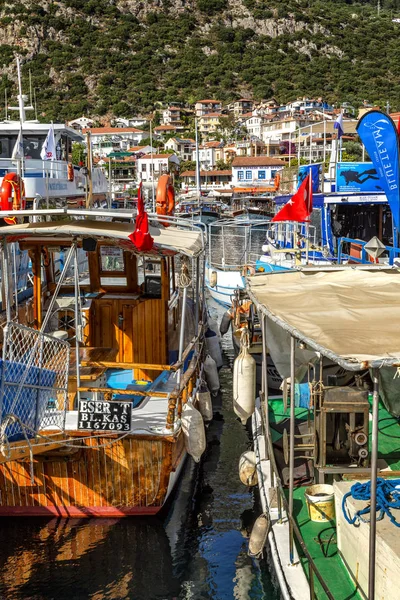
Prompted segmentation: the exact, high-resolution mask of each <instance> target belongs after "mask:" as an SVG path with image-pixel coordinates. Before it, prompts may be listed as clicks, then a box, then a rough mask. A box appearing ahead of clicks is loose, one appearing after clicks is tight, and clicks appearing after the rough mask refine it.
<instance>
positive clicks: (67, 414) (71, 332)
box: [0, 207, 205, 517]
mask: <svg viewBox="0 0 400 600" xmlns="http://www.w3.org/2000/svg"><path fill="white" fill-rule="evenodd" d="M22 212H23V213H24V214H26V213H27V212H28V213H30V216H31V218H35V219H36V220H38V219H39V218H43V217H42V216H41V214H39V215H36V216H35V211H34V210H32V211H22ZM10 215H12V216H13V217H15V218H17V219H19V217H20V215H19V213H18V211H14V212H11V211H10V212H9V213H4V211H3V212H2V213H1V216H2V217H4V216H10ZM134 217H135V215H134V214H133V213H132V211H125V212H124V211H122V210H119V211H115V212H113V211H109V210H95V209H92V210H88V211H86V210H79V209H69V208H67V207H64V208H63V209H54V210H52V209H50V210H49V211H48V215H47V217H46V220H43V221H42V222H29V223H19V224H16V225H11V226H5V227H3V228H1V229H0V236H1V247H2V278H1V281H2V286H3V295H2V298H3V312H2V314H1V317H2V360H1V364H0V373H1V384H0V412H1V427H0V429H1V432H0V437H1V449H0V515H2V516H17V515H18V516H20V515H23V516H51V515H53V516H54V515H57V516H60V517H85V516H99V517H105V516H118V517H119V516H125V515H152V514H155V513H157V512H158V511H160V509H161V508H162V506H163V505H164V504H165V503H166V501H167V499H168V498H169V497H170V495H171V493H172V490H173V488H174V485H175V484H176V482H177V480H178V477H179V473H180V471H181V469H182V466H183V463H184V460H185V457H186V456H187V451H186V448H189V452H191V453H192V455H193V447H194V446H196V443H198V440H199V439H201V434H202V430H201V427H204V426H203V425H202V421H201V426H200V424H199V423H198V422H197V430H196V432H195V434H194V433H193V418H194V417H193V415H194V416H195V417H196V416H198V415H199V414H200V413H198V411H196V410H195V403H196V399H195V398H196V392H197V390H198V388H199V386H200V385H202V377H203V362H204V360H203V359H204V343H203V342H204V339H203V338H204V323H203V321H204V318H203V316H204V314H205V313H204V291H203V269H204V264H203V261H204V248H205V239H204V234H203V232H202V230H201V229H199V228H198V227H193V226H192V225H191V224H190V223H183V222H181V221H178V220H175V219H174V218H173V217H171V216H169V215H168V214H163V215H160V214H156V215H153V216H151V215H150V216H149V217H148V218H149V221H150V227H149V229H148V231H147V233H146V232H145V235H146V236H148V237H147V238H146V244H144V245H142V244H139V243H138V239H139V238H138V237H137V236H136V235H135V234H136V233H137V232H136V230H135V232H134V229H135V224H134ZM137 221H138V218H137ZM139 237H140V236H139ZM12 244H17V245H18V247H19V248H20V249H21V250H24V251H27V252H29V255H30V257H31V261H32V272H33V296H32V298H30V299H28V301H26V302H23V303H22V302H20V301H19V299H18V295H17V294H16V292H15V286H14V285H13V274H12V269H11V265H10V260H9V250H10V245H12ZM203 391H204V390H203ZM188 411H189V412H190V415H191V417H190V418H187V416H185V415H187V413H188ZM199 427H200V429H198V428H199ZM200 454H201V451H200ZM197 460H198V458H197Z"/></svg>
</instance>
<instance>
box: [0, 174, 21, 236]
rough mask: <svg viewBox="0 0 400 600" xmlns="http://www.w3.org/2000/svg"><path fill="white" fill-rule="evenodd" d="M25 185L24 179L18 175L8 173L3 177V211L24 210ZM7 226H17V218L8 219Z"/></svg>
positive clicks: (0, 193) (1, 192) (1, 196)
mask: <svg viewBox="0 0 400 600" xmlns="http://www.w3.org/2000/svg"><path fill="white" fill-rule="evenodd" d="M25 205H26V201H25V185H24V181H23V179H22V178H21V177H20V176H19V175H18V174H17V173H7V174H6V175H4V177H3V181H2V183H1V191H0V206H1V210H21V209H22V210H24V209H25ZM4 221H5V222H6V223H7V225H15V223H16V222H17V220H16V218H15V217H6V218H5V219H4Z"/></svg>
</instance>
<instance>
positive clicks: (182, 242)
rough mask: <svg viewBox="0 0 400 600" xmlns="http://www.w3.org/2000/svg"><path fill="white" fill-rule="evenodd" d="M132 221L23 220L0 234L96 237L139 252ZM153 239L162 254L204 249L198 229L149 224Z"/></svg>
mask: <svg viewBox="0 0 400 600" xmlns="http://www.w3.org/2000/svg"><path fill="white" fill-rule="evenodd" d="M134 229H135V224H134V223H132V222H129V223H120V222H112V221H95V220H89V219H82V220H70V219H69V220H62V221H53V222H47V223H24V224H21V225H10V226H8V227H2V228H1V229H0V235H2V236H4V237H6V238H8V239H9V240H11V241H18V242H20V241H27V240H29V239H32V238H35V239H36V240H41V239H43V243H44V244H46V242H47V243H48V242H49V240H50V239H54V240H56V243H61V242H62V241H65V242H66V243H69V242H70V241H71V239H72V238H73V237H76V238H78V239H82V238H89V237H92V238H97V239H101V240H105V241H107V242H108V243H111V244H115V245H117V246H121V247H124V248H125V249H126V250H130V251H131V252H135V253H138V251H137V249H136V247H135V246H134V244H133V242H132V241H131V240H130V239H129V235H130V234H131V233H133V231H134ZM149 230H150V234H151V236H152V237H153V239H154V250H155V251H156V252H158V253H161V254H177V253H182V254H186V255H187V256H197V255H198V254H199V253H200V252H201V251H202V248H203V245H202V234H201V232H200V230H198V231H190V230H188V229H184V228H178V227H174V226H171V227H166V228H164V227H152V226H150V228H149Z"/></svg>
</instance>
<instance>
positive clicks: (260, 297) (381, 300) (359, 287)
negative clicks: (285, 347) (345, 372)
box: [248, 266, 400, 370]
mask: <svg viewBox="0 0 400 600" xmlns="http://www.w3.org/2000/svg"><path fill="white" fill-rule="evenodd" d="M248 291H249V293H250V297H251V298H252V300H253V301H254V302H255V304H256V305H257V307H258V308H259V309H261V310H262V311H263V312H264V313H265V314H267V316H268V317H269V321H272V324H273V325H274V326H273V327H272V330H273V331H271V332H270V333H275V334H276V330H277V327H276V325H279V327H280V328H281V330H282V329H283V330H285V332H286V336H288V335H289V333H291V334H293V335H294V336H295V337H296V338H298V339H299V340H301V341H304V342H305V343H306V344H307V347H308V348H312V349H313V350H314V351H319V352H321V353H322V354H323V355H325V356H327V357H328V358H331V359H332V360H334V361H335V362H338V363H339V364H341V365H342V366H344V367H345V368H350V369H353V370H356V369H362V368H367V367H368V366H374V367H381V366H384V365H389V364H396V363H399V364H400V272H399V271H398V270H397V269H396V268H392V269H390V268H387V267H386V268H376V267H375V268H373V267H372V268H367V269H364V268H362V267H360V266H355V267H354V268H352V267H347V268H330V269H318V268H314V269H309V270H307V269H306V270H302V271H294V272H285V273H270V274H265V275H264V274H263V275H255V276H253V277H249V278H248ZM267 339H268V332H267ZM267 343H269V342H268V341H267Z"/></svg>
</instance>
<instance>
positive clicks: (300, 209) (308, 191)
mask: <svg viewBox="0 0 400 600" xmlns="http://www.w3.org/2000/svg"><path fill="white" fill-rule="evenodd" d="M312 208H313V201H312V180H311V173H309V174H308V175H307V177H306V178H305V180H304V181H303V183H302V184H301V186H300V187H299V189H298V190H297V192H296V193H295V194H294V196H292V197H291V198H290V200H289V201H288V202H286V204H285V205H284V206H283V207H282V208H281V210H280V211H279V212H278V213H276V215H275V216H274V218H273V219H272V221H300V222H303V221H308V217H309V216H310V214H311V212H312Z"/></svg>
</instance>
